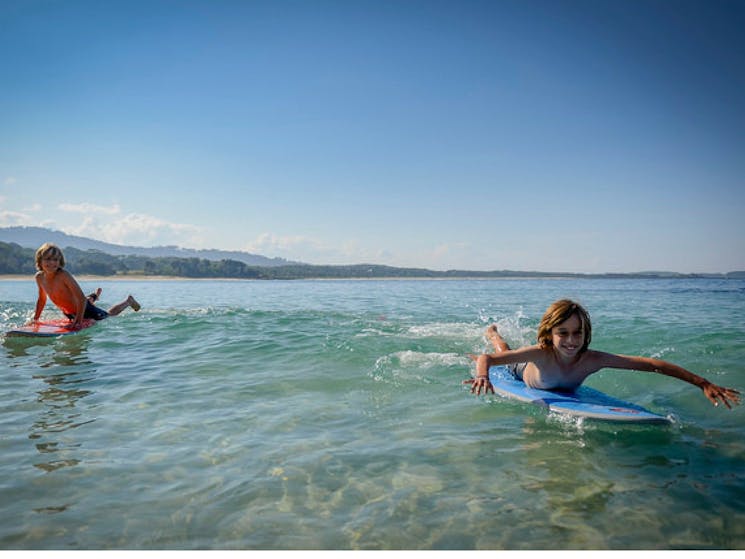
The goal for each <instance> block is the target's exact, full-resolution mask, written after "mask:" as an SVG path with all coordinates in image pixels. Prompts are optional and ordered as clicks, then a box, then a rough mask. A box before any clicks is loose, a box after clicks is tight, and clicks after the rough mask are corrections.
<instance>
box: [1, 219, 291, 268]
mask: <svg viewBox="0 0 745 559" xmlns="http://www.w3.org/2000/svg"><path fill="white" fill-rule="evenodd" d="M0 241H2V242H5V243H15V244H17V245H20V246H22V247H24V248H33V249H37V248H39V247H40V246H41V245H43V244H44V243H54V244H56V245H57V246H59V247H60V248H62V249H63V250H64V249H65V248H67V247H73V248H77V249H80V250H98V251H101V252H105V253H106V254H111V255H114V256H130V255H134V256H145V257H149V258H166V257H170V258H201V259H203V260H212V261H219V260H236V261H238V262H243V263H244V264H247V265H249V266H261V267H266V268H269V267H275V266H287V265H294V264H300V263H299V262H292V261H290V260H285V259H284V258H269V257H267V256H261V255H259V254H251V253H250V252H241V251H226V250H196V249H188V248H179V247H176V246H159V247H151V248H146V247H134V246H124V245H116V244H112V243H104V242H102V241H96V240H94V239H88V238H86V237H77V236H75V235H68V234H67V233H63V232H62V231H55V230H52V229H46V228H44V227H0Z"/></svg>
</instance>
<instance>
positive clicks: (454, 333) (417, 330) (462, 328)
mask: <svg viewBox="0 0 745 559" xmlns="http://www.w3.org/2000/svg"><path fill="white" fill-rule="evenodd" d="M482 330H483V327H482V326H479V325H477V324H473V323H468V322H433V323H430V324H421V325H417V326H410V327H409V329H408V332H407V333H408V335H409V336H410V337H413V338H435V337H437V338H458V339H462V338H473V337H475V336H478V335H479V334H480V333H481V331H482Z"/></svg>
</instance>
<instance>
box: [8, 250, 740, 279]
mask: <svg viewBox="0 0 745 559" xmlns="http://www.w3.org/2000/svg"><path fill="white" fill-rule="evenodd" d="M63 250H64V253H65V261H66V268H67V269H68V270H69V271H70V272H71V273H73V274H76V275H93V276H120V277H121V276H128V275H132V276H135V275H138V276H140V275H141V276H166V277H184V278H214V279H217V278H226V279H267V280H268V279H275V280H276V279H283V280H289V279H362V278H433V279H434V278H441V279H446V278H520V277H536V278H540V277H544V278H548V277H576V278H581V277H604V278H629V277H646V278H650V277H652V278H678V277H681V278H691V277H721V278H729V279H745V271H744V272H730V273H727V274H678V273H673V272H644V273H636V274H579V273H552V272H518V271H512V270H499V271H468V270H448V271H435V270H427V269H424V268H396V267H392V266H383V265H379V264H352V265H338V266H331V265H326V266H323V265H312V264H287V265H283V266H271V267H261V266H249V265H248V264H245V263H243V262H240V261H237V260H229V259H223V260H207V259H203V258H176V257H157V258H152V257H146V256H137V255H127V256H114V255H111V254H106V253H104V252H101V251H98V250H80V249H76V248H74V247H67V248H65V249H63ZM35 252H36V251H35V250H34V249H31V248H24V247H21V246H20V245H17V244H15V243H4V242H0V275H33V274H34V273H36V264H35V262H34V254H35Z"/></svg>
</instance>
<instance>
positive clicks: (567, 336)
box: [551, 314, 585, 357]
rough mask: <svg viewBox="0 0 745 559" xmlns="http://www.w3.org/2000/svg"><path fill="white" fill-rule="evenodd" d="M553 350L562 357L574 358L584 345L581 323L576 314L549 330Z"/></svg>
mask: <svg viewBox="0 0 745 559" xmlns="http://www.w3.org/2000/svg"><path fill="white" fill-rule="evenodd" d="M551 339H552V342H553V346H554V349H555V350H556V351H558V352H559V353H560V354H561V355H562V356H564V357H575V356H576V355H577V354H578V353H579V352H580V350H581V349H582V346H583V345H584V343H585V331H584V328H582V321H581V320H580V319H579V317H578V316H577V315H576V314H573V315H572V316H570V317H569V318H567V319H566V320H565V321H564V322H561V323H560V324H557V325H556V326H554V327H553V328H552V329H551Z"/></svg>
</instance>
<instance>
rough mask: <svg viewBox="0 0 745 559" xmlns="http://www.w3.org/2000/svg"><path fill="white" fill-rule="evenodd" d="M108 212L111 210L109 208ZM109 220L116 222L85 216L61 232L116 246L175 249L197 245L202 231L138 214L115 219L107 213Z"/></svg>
mask: <svg viewBox="0 0 745 559" xmlns="http://www.w3.org/2000/svg"><path fill="white" fill-rule="evenodd" d="M109 210H113V207H112V208H109ZM109 216H116V219H106V217H107V216H106V214H105V213H95V212H94V215H90V214H88V215H86V217H85V218H84V219H83V220H82V221H81V222H80V223H79V224H78V225H76V226H71V227H67V228H65V231H67V232H68V233H71V234H74V235H80V236H83V237H91V238H93V239H99V240H102V241H106V242H109V243H115V244H120V245H137V246H154V245H178V246H182V247H190V248H191V247H195V246H199V245H200V244H201V233H202V229H201V228H199V227H197V226H195V225H189V224H184V223H172V222H169V221H166V220H163V219H160V218H158V217H155V216H151V215H147V214H138V213H129V214H125V215H121V216H119V214H118V213H115V212H113V211H111V212H110V213H109Z"/></svg>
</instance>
